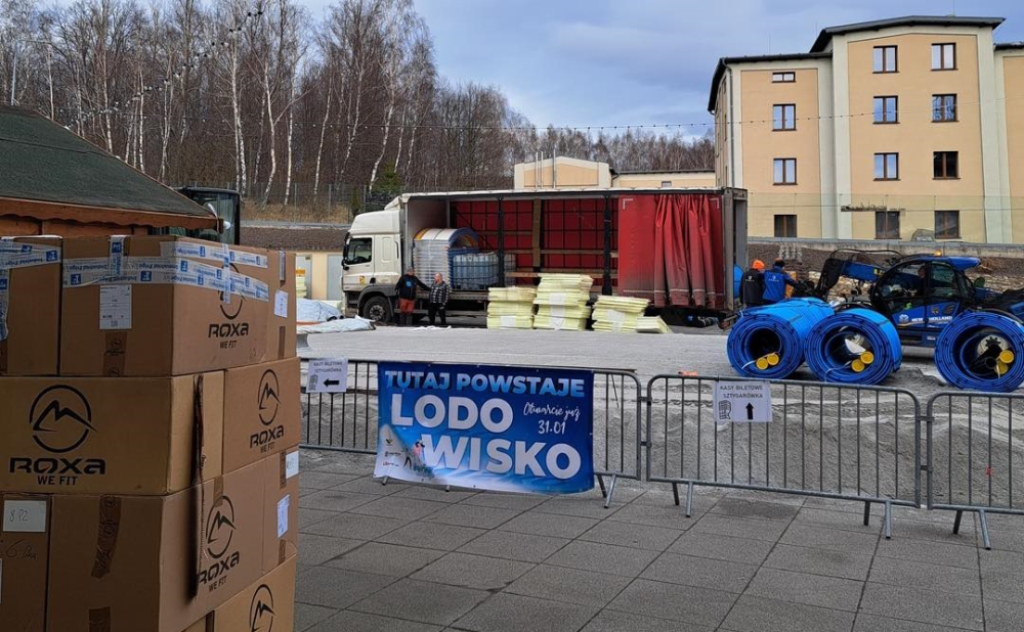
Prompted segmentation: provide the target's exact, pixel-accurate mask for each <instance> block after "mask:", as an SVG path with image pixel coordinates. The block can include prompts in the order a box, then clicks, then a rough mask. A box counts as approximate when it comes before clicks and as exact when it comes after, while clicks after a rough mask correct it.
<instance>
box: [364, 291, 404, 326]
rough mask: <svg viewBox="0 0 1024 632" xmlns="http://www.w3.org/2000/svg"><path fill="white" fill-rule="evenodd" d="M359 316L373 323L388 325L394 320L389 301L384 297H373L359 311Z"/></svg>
mask: <svg viewBox="0 0 1024 632" xmlns="http://www.w3.org/2000/svg"><path fill="white" fill-rule="evenodd" d="M359 315H360V316H362V317H363V318H365V319H367V320H371V321H373V322H375V323H390V322H391V321H392V320H394V317H395V314H394V310H393V309H392V308H391V301H390V300H389V299H388V298H387V297H386V296H374V297H372V298H370V299H368V300H367V301H366V302H365V303H363V306H362V307H361V308H360V309H359Z"/></svg>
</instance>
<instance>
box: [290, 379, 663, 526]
mask: <svg viewBox="0 0 1024 632" xmlns="http://www.w3.org/2000/svg"><path fill="white" fill-rule="evenodd" d="M550 368H554V367H550ZM591 372H592V373H593V375H594V429H593V432H594V470H595V472H594V473H595V474H596V475H597V480H598V484H599V485H600V487H601V493H602V494H603V495H604V497H605V506H609V505H610V504H611V500H612V494H614V492H615V483H616V481H617V480H618V479H619V478H629V479H637V480H639V479H640V475H641V458H642V456H641V452H642V450H641V447H640V446H641V436H640V433H641V428H642V426H643V424H642V422H641V420H642V416H643V387H642V386H641V384H640V380H639V379H637V377H636V375H634V374H633V373H629V372H626V371H614V370H604V369H595V370H592V371H591ZM377 395H378V391H377V362H375V361H372V360H351V359H350V360H349V361H348V386H347V389H346V392H344V393H337V394H329V393H317V394H313V393H307V392H306V391H305V387H303V401H304V408H303V420H302V435H301V440H300V444H301V447H303V448H314V449H318V450H336V451H342V452H356V453H364V454H373V453H375V452H376V449H377V427H378V408H377ZM606 476H607V477H610V479H611V480H610V481H609V483H608V486H607V488H606V487H605V480H604V478H605V477H606Z"/></svg>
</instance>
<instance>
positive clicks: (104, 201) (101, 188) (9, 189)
mask: <svg viewBox="0 0 1024 632" xmlns="http://www.w3.org/2000/svg"><path fill="white" fill-rule="evenodd" d="M0 174H3V176H2V177H0V213H10V214H14V215H25V216H28V217H35V218H39V219H63V220H71V221H80V222H83V223H91V222H103V223H114V224H118V225H121V224H122V222H121V220H122V219H123V220H124V221H123V224H124V225H141V226H181V227H193V228H205V227H212V228H215V227H216V226H217V218H216V216H215V215H214V214H213V213H211V212H210V211H209V210H208V209H206V208H203V207H202V206H200V205H198V204H196V203H195V202H193V201H192V200H190V199H188V198H186V197H185V196H183V195H180V194H178V193H177V192H175V191H174V190H173V189H170V188H168V187H166V186H164V185H162V184H160V183H159V182H157V181H156V180H154V179H152V178H150V177H149V176H147V175H146V174H144V173H142V172H140V171H137V170H135V169H133V168H132V167H130V166H128V165H127V164H125V163H124V162H123V161H121V160H119V159H118V158H117V157H115V156H113V155H111V154H108V153H107V152H105V151H103V150H102V149H100V148H99V147H97V146H95V145H93V144H92V143H90V142H89V141H87V140H85V139H84V138H82V137H81V136H78V135H77V134H75V133H73V132H71V131H70V130H68V129H67V128H65V127H63V126H61V125H58V124H57V123H54V122H53V121H50V120H49V119H46V118H44V117H42V116H40V115H38V114H35V113H34V112H29V111H28V110H24V109H20V108H13V107H7V106H0ZM111 211H113V213H112V212H111ZM118 211H125V212H131V213H135V214H136V217H124V216H123V215H122V214H121V213H119V212H118Z"/></svg>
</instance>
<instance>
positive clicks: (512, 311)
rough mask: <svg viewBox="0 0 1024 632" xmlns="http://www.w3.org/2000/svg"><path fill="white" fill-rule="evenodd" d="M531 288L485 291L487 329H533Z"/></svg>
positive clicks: (535, 290) (494, 288)
mask: <svg viewBox="0 0 1024 632" xmlns="http://www.w3.org/2000/svg"><path fill="white" fill-rule="evenodd" d="M535 298H537V289H536V288H533V287H492V288H490V289H489V290H488V291H487V328H488V329H533V300H534V299H535Z"/></svg>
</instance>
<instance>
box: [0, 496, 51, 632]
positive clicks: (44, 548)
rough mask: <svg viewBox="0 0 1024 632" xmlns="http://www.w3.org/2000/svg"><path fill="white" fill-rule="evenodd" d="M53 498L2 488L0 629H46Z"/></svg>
mask: <svg viewBox="0 0 1024 632" xmlns="http://www.w3.org/2000/svg"><path fill="white" fill-rule="evenodd" d="M49 514H50V500H49V498H47V497H46V496H31V495H26V494H12V493H4V492H0V622H2V625H0V629H3V630H17V631H18V632H46V629H45V623H46V592H47V585H46V574H47V567H48V563H49V552H50V526H49Z"/></svg>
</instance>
